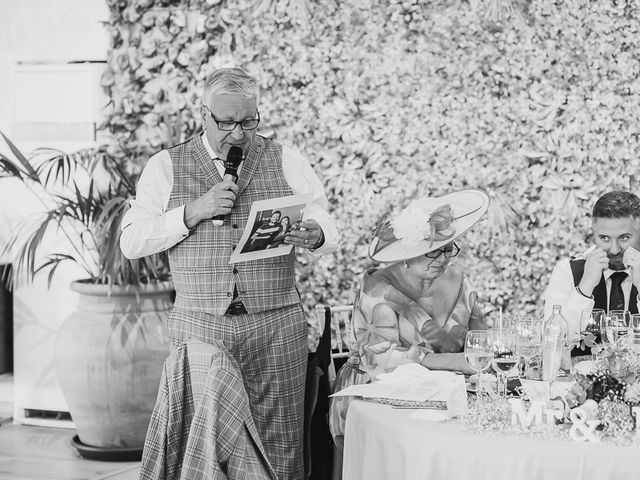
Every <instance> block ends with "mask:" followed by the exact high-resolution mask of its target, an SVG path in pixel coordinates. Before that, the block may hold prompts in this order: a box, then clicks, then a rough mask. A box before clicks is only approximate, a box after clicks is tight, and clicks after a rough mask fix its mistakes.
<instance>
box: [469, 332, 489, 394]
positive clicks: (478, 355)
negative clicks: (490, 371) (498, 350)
mask: <svg viewBox="0 0 640 480" xmlns="http://www.w3.org/2000/svg"><path fill="white" fill-rule="evenodd" d="M492 358H493V350H492V348H491V334H490V332H489V330H468V331H467V334H466V335H465V337H464V359H465V360H466V361H467V364H468V365H469V367H470V368H471V369H472V370H475V372H476V375H478V383H477V387H478V390H477V391H478V395H480V394H481V393H482V380H481V379H482V372H483V371H484V370H486V369H487V368H488V367H489V365H491V359H492Z"/></svg>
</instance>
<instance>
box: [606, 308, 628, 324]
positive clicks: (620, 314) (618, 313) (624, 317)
mask: <svg viewBox="0 0 640 480" xmlns="http://www.w3.org/2000/svg"><path fill="white" fill-rule="evenodd" d="M609 315H611V316H615V317H618V318H620V319H622V321H623V322H624V325H625V326H628V325H629V320H630V319H631V314H630V313H629V310H609Z"/></svg>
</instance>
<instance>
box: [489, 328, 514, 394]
mask: <svg viewBox="0 0 640 480" xmlns="http://www.w3.org/2000/svg"><path fill="white" fill-rule="evenodd" d="M491 346H492V349H493V359H492V360H491V365H492V366H493V368H494V370H495V371H496V373H497V374H498V382H499V383H501V385H502V389H501V390H502V396H504V397H506V396H507V378H506V375H507V374H508V373H509V372H510V371H511V370H513V368H514V367H515V366H516V365H517V364H518V355H517V353H516V336H515V335H514V334H512V333H507V332H504V331H500V330H496V331H494V332H493V336H492V345H491Z"/></svg>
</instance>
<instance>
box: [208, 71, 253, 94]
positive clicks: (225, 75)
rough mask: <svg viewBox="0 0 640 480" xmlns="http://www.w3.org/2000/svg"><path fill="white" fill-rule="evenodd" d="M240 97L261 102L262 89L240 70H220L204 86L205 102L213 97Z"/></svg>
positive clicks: (210, 76) (209, 77)
mask: <svg viewBox="0 0 640 480" xmlns="http://www.w3.org/2000/svg"><path fill="white" fill-rule="evenodd" d="M214 94H215V95H240V96H241V97H243V98H255V99H256V103H258V101H259V100H260V88H259V87H258V82H257V81H256V79H255V78H254V77H252V76H251V75H249V74H248V73H246V72H245V71H244V70H242V69H240V68H219V69H218V70H216V71H215V72H213V73H212V74H211V75H209V76H208V77H207V80H206V82H205V85H204V101H205V102H206V101H207V100H209V98H210V97H211V95H214Z"/></svg>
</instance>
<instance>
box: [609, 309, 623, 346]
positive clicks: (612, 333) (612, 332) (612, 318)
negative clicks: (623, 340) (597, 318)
mask: <svg viewBox="0 0 640 480" xmlns="http://www.w3.org/2000/svg"><path fill="white" fill-rule="evenodd" d="M603 322H605V334H606V337H607V341H608V342H609V343H615V342H617V341H618V339H619V338H620V337H622V336H624V335H626V334H627V331H628V329H629V312H628V311H626V310H611V311H610V312H609V315H605V316H604V317H603Z"/></svg>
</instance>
